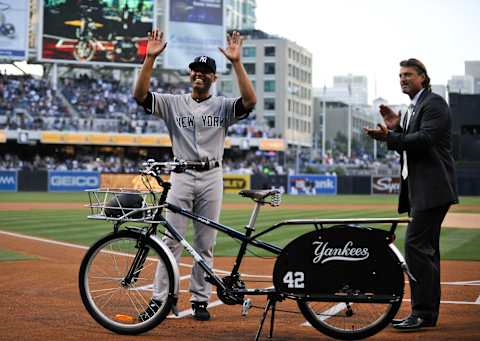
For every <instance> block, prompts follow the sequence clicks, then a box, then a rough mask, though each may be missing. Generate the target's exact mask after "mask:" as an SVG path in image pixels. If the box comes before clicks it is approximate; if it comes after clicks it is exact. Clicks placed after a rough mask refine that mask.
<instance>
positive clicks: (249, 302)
mask: <svg viewBox="0 0 480 341" xmlns="http://www.w3.org/2000/svg"><path fill="white" fill-rule="evenodd" d="M251 307H252V300H251V299H249V298H247V299H246V300H244V301H243V303H242V316H247V315H248V310H249V309H250V308H251Z"/></svg>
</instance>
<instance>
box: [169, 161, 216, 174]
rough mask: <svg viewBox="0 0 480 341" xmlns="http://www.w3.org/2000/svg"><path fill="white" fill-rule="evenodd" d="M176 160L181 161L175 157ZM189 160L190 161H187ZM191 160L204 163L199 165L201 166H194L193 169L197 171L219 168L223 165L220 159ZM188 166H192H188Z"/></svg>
mask: <svg viewBox="0 0 480 341" xmlns="http://www.w3.org/2000/svg"><path fill="white" fill-rule="evenodd" d="M175 161H179V160H178V159H175ZM184 161H185V160H184ZM187 162H189V161H187ZM191 162H198V163H202V165H201V166H200V165H199V166H193V167H192V168H193V170H195V171H197V172H206V171H208V170H211V169H215V168H218V167H220V166H221V165H222V163H221V162H220V161H215V160H203V161H191ZM188 168H190V167H188Z"/></svg>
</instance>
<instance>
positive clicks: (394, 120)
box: [379, 104, 400, 130]
mask: <svg viewBox="0 0 480 341" xmlns="http://www.w3.org/2000/svg"><path fill="white" fill-rule="evenodd" d="M379 109H380V115H382V117H383V121H384V122H385V124H386V126H387V128H388V129H392V130H393V129H395V127H396V126H397V125H398V124H399V123H400V115H399V114H397V113H396V112H395V111H393V110H392V108H390V107H388V106H386V105H383V104H381V105H380V108H379Z"/></svg>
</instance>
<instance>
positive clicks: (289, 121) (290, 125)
mask: <svg viewBox="0 0 480 341" xmlns="http://www.w3.org/2000/svg"><path fill="white" fill-rule="evenodd" d="M288 129H292V118H291V117H289V118H288Z"/></svg>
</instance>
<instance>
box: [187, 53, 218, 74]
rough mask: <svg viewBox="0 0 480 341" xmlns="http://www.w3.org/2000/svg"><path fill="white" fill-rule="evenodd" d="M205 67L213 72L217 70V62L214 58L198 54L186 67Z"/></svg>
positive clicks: (191, 68)
mask: <svg viewBox="0 0 480 341" xmlns="http://www.w3.org/2000/svg"><path fill="white" fill-rule="evenodd" d="M202 66H203V67H207V68H208V69H210V70H211V71H212V72H213V73H216V72H217V63H215V59H213V58H210V57H208V56H198V57H195V59H194V60H193V62H191V63H190V64H189V65H188V67H189V68H190V70H193V69H195V67H202Z"/></svg>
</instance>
